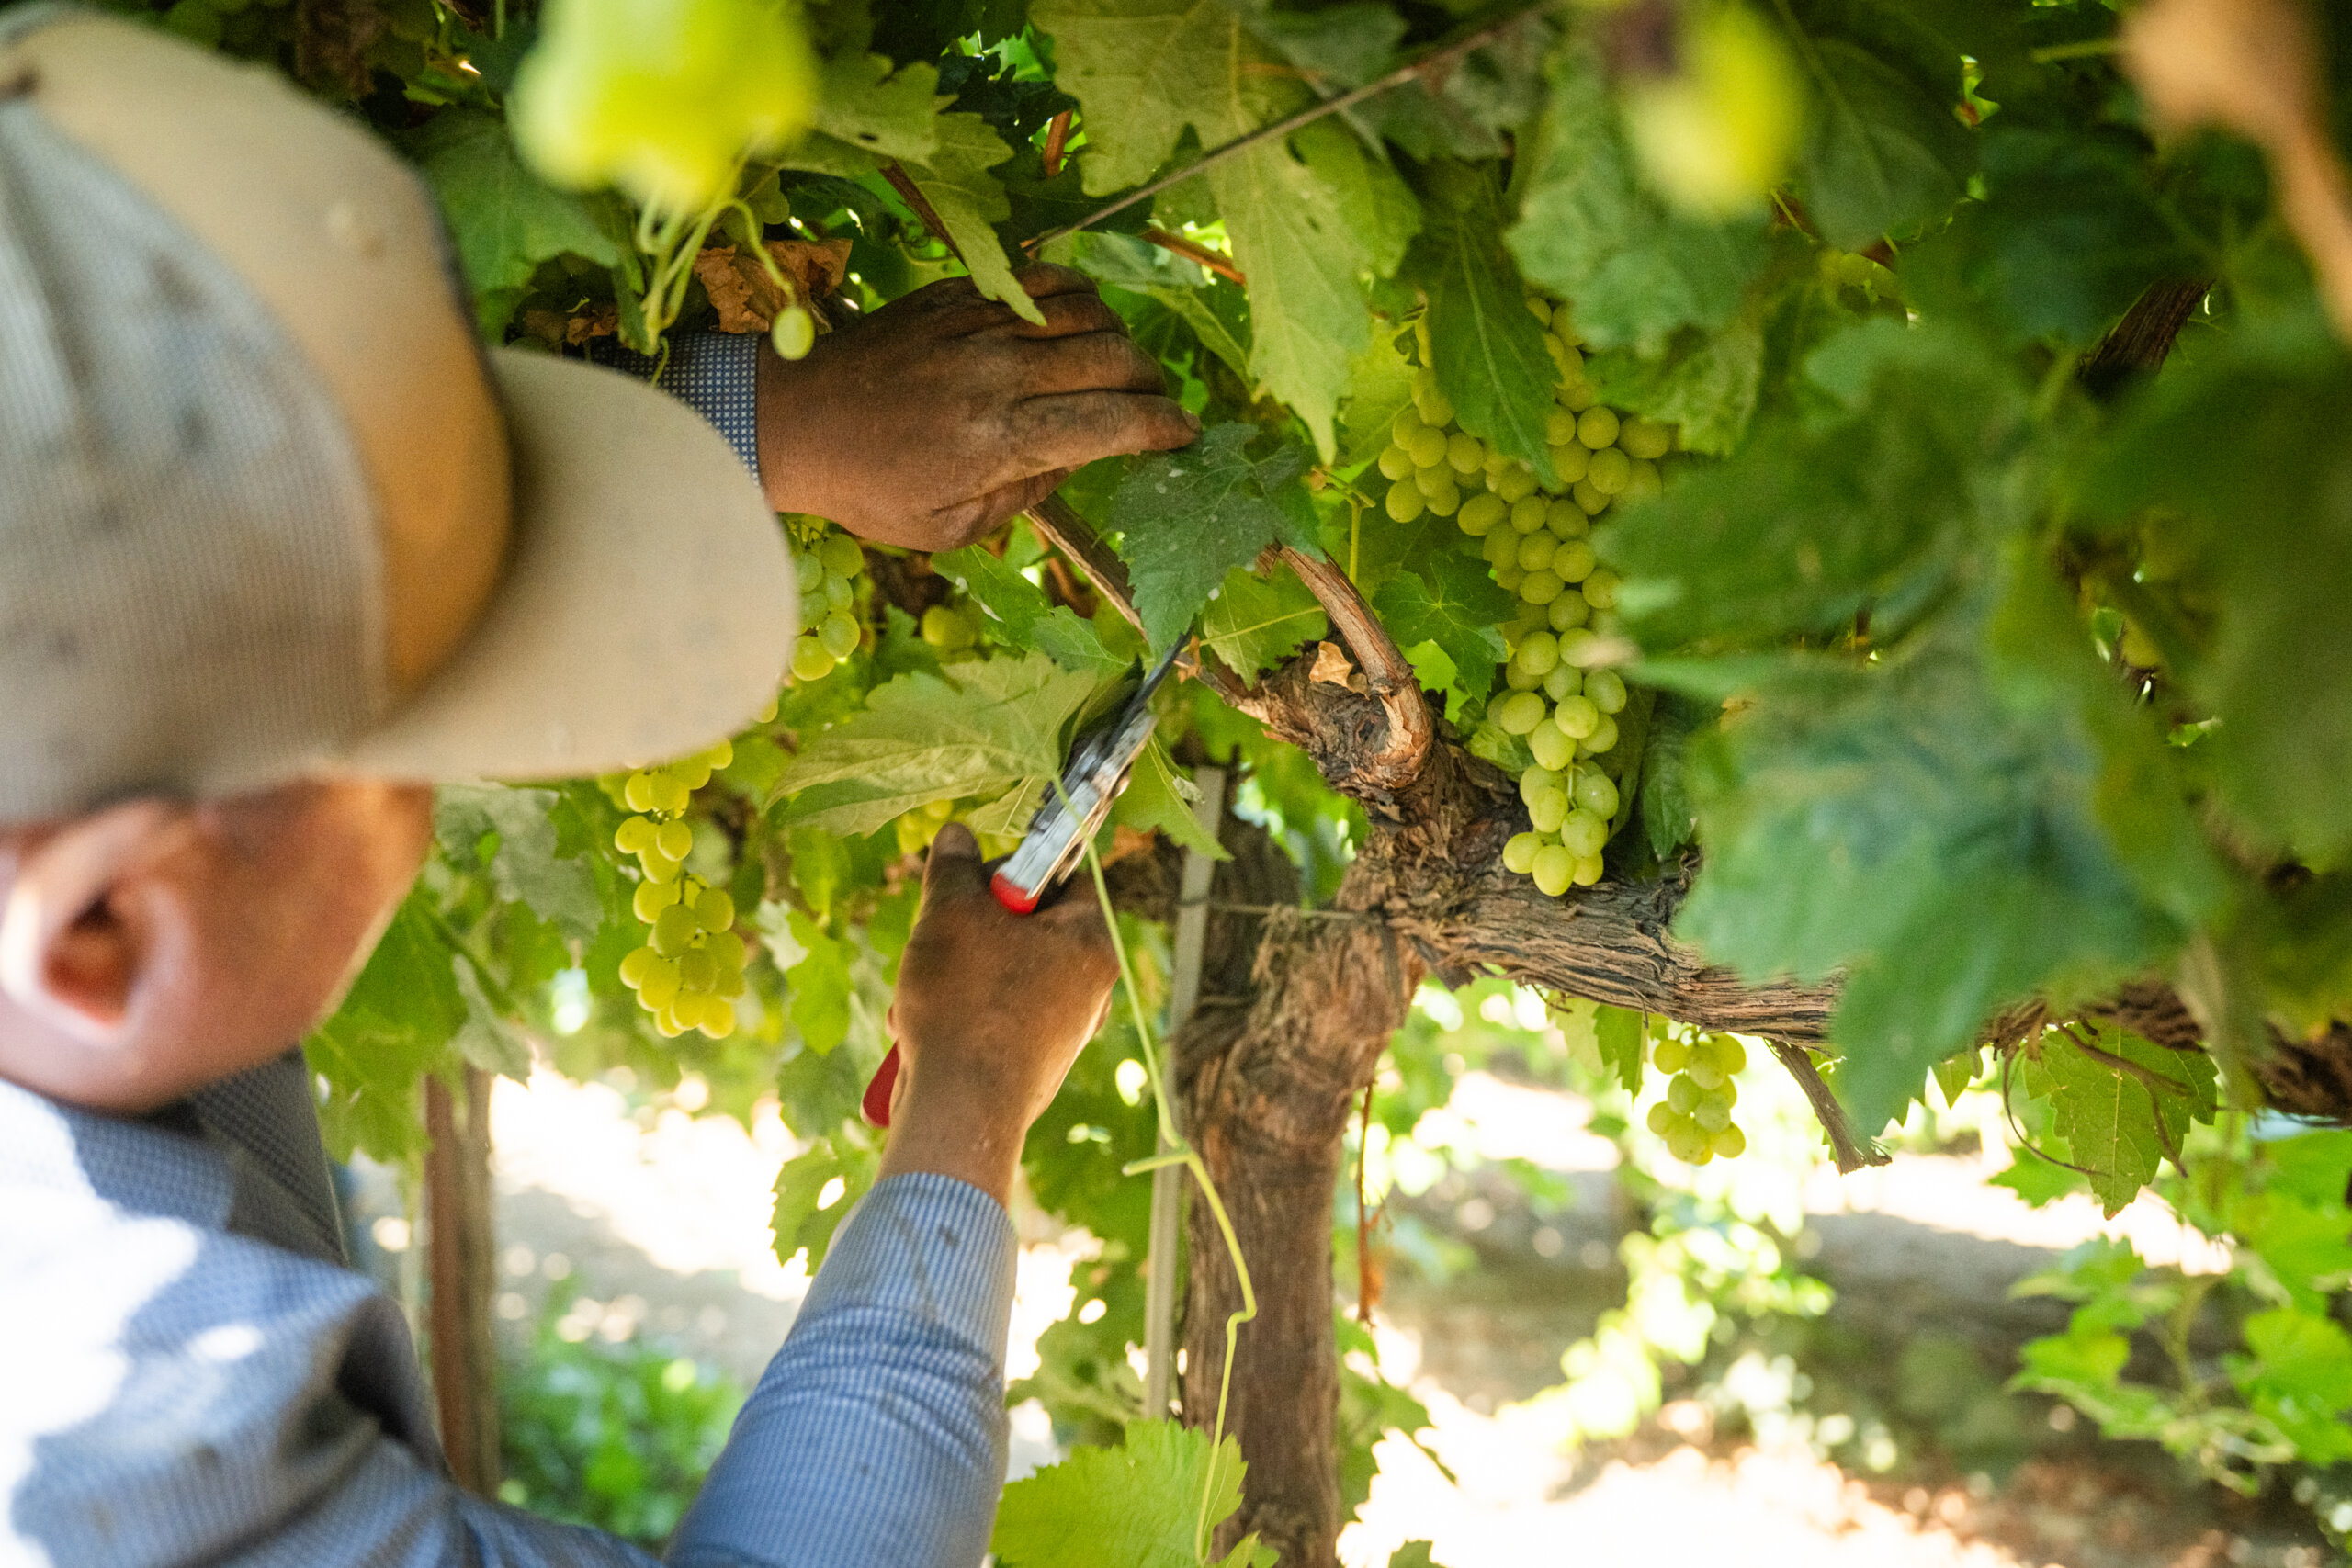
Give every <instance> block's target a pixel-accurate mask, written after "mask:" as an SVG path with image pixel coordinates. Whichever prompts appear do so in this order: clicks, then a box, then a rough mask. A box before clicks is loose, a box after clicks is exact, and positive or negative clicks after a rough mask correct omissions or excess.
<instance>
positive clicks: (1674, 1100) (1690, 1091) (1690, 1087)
mask: <svg viewBox="0 0 2352 1568" xmlns="http://www.w3.org/2000/svg"><path fill="white" fill-rule="evenodd" d="M1705 1098H1706V1097H1705V1096H1704V1095H1702V1094H1701V1093H1700V1092H1699V1086H1698V1085H1697V1084H1694V1083H1692V1082H1691V1078H1690V1075H1689V1074H1687V1073H1677V1074H1676V1075H1675V1076H1674V1081H1673V1082H1671V1083H1669V1084H1668V1085H1667V1086H1666V1102H1667V1103H1668V1105H1671V1106H1672V1107H1674V1113H1675V1114H1676V1115H1677V1116H1688V1115H1690V1114H1691V1112H1692V1111H1696V1110H1698V1109H1699V1101H1700V1100H1703V1099H1705Z"/></svg>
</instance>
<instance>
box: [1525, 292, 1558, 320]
mask: <svg viewBox="0 0 2352 1568" xmlns="http://www.w3.org/2000/svg"><path fill="white" fill-rule="evenodd" d="M1527 310H1528V313H1529V314H1530V315H1532V316H1533V317H1534V318H1535V319H1536V320H1537V321H1542V322H1544V324H1545V325H1546V326H1548V325H1550V324H1551V321H1552V307H1551V305H1550V304H1549V302H1547V301H1546V300H1545V299H1544V296H1542V295H1541V294H1530V295H1529V296H1527Z"/></svg>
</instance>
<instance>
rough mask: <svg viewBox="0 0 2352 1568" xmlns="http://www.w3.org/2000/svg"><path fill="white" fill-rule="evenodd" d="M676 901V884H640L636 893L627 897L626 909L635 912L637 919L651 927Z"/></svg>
mask: <svg viewBox="0 0 2352 1568" xmlns="http://www.w3.org/2000/svg"><path fill="white" fill-rule="evenodd" d="M677 901H678V884H677V883H675V882H640V883H639V884H638V885H637V891H636V892H635V893H632V894H631V895H629V900H628V907H629V908H631V909H632V910H634V911H635V912H636V914H637V918H638V919H640V920H643V921H644V922H645V923H646V924H648V925H651V924H652V923H653V922H654V921H655V920H656V919H660V918H661V915H662V910H664V909H666V908H669V907H670V906H671V905H673V904H674V903H676V902H677Z"/></svg>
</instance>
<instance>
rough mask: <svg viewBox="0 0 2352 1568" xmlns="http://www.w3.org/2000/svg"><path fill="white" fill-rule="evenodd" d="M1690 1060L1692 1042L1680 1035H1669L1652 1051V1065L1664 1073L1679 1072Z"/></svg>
mask: <svg viewBox="0 0 2352 1568" xmlns="http://www.w3.org/2000/svg"><path fill="white" fill-rule="evenodd" d="M1690 1061H1691V1043H1690V1042H1689V1041H1686V1040H1684V1039H1682V1038H1681V1037H1680V1036H1679V1035H1672V1034H1669V1035H1668V1036H1667V1037H1666V1038H1665V1039H1663V1040H1661V1041H1659V1042H1658V1043H1657V1049H1656V1050H1654V1051H1652V1052H1651V1053H1650V1066H1654V1067H1656V1068H1657V1070H1658V1071H1659V1072H1662V1073H1679V1072H1680V1071H1681V1070H1682V1069H1683V1068H1684V1067H1685V1066H1688V1065H1689V1064H1690Z"/></svg>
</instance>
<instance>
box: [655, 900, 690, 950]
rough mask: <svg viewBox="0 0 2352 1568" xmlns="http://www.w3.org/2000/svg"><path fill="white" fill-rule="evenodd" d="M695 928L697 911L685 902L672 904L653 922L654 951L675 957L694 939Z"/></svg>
mask: <svg viewBox="0 0 2352 1568" xmlns="http://www.w3.org/2000/svg"><path fill="white" fill-rule="evenodd" d="M694 939H695V912H694V911H693V910H692V909H689V908H686V907H685V906H684V905H683V904H673V905H671V906H670V907H669V908H666V909H664V910H662V913H661V915H660V916H659V917H658V918H657V919H655V920H654V922H653V937H652V947H653V951H654V952H656V953H660V954H661V955H662V957H664V958H675V957H676V956H677V955H678V954H680V953H684V951H685V950H686V944H687V943H689V942H693V941H694Z"/></svg>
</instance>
